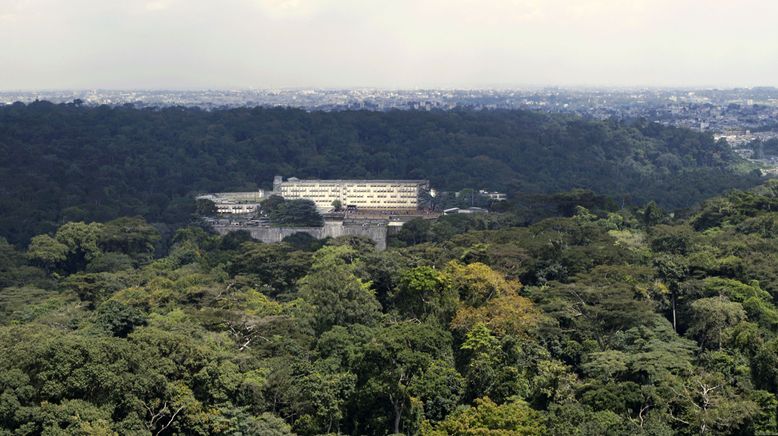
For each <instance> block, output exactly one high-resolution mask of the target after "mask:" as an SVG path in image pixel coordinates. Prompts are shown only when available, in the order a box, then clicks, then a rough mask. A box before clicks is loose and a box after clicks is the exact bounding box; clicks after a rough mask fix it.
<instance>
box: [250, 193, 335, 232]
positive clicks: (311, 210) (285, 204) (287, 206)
mask: <svg viewBox="0 0 778 436" xmlns="http://www.w3.org/2000/svg"><path fill="white" fill-rule="evenodd" d="M262 210H263V211H264V212H266V213H267V215H268V217H270V221H271V222H272V223H273V224H275V225H277V226H283V227H321V226H323V225H324V219H323V218H322V216H321V214H319V211H318V210H317V209H316V204H315V203H314V202H313V201H311V200H307V199H293V200H284V199H283V198H282V197H279V196H277V195H274V196H271V197H270V198H269V199H267V200H265V201H263V202H262Z"/></svg>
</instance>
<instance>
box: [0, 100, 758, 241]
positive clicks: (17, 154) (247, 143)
mask: <svg viewBox="0 0 778 436" xmlns="http://www.w3.org/2000/svg"><path fill="white" fill-rule="evenodd" d="M276 174H280V175H283V176H286V177H289V176H298V177H322V178H348V177H353V178H425V179H430V180H431V182H432V184H433V186H435V187H436V188H438V189H441V190H459V189H463V188H473V189H480V188H486V189H492V190H501V191H507V192H508V193H509V194H515V193H551V192H559V191H566V190H569V189H573V188H585V189H592V190H594V191H596V192H598V193H602V194H608V195H611V196H613V197H614V198H617V199H618V200H619V201H620V202H625V203H626V204H641V203H644V202H647V201H649V200H655V201H657V202H658V203H659V204H660V206H662V207H665V208H670V209H674V208H678V207H687V206H690V205H692V204H694V203H695V202H698V201H700V200H702V199H704V198H708V197H711V196H713V195H717V194H720V193H723V192H725V191H726V190H727V189H730V188H741V189H745V188H748V187H750V186H753V185H755V184H756V183H758V176H756V175H754V174H751V173H749V172H748V169H747V168H744V166H743V161H740V160H739V159H738V158H737V157H736V156H734V155H733V154H732V152H731V151H730V149H729V147H727V146H726V144H725V143H723V142H718V143H717V142H714V140H713V138H712V137H711V136H710V135H706V134H700V133H695V132H692V131H690V130H685V129H676V128H667V127H662V126H660V125H657V124H654V123H648V122H645V121H634V122H617V121H586V120H581V119H579V118H574V117H569V116H563V115H549V114H541V113H534V112H527V111H480V112H479V111H450V112H443V111H439V112H434V111H433V112H418V111H393V112H367V111H344V112H330V113H327V112H305V111H302V110H296V109H263V108H254V109H231V110H215V111H204V110H200V109H197V108H167V109H143V110H141V109H135V108H133V107H131V106H126V107H108V106H101V107H87V106H82V105H80V104H79V102H74V103H70V104H59V105H55V104H51V103H48V102H35V103H31V104H29V105H25V104H21V103H17V104H14V105H10V106H5V107H2V108H0V236H4V237H5V238H6V239H7V240H8V241H10V242H11V243H12V244H14V245H17V246H24V245H25V244H26V243H27V241H28V240H29V238H30V237H32V236H33V235H36V234H40V233H46V232H53V231H54V230H55V229H56V228H57V227H58V226H59V225H61V224H63V223H65V222H68V221H86V222H90V221H98V222H105V221H108V220H112V219H115V218H118V217H121V216H138V215H139V216H143V217H144V218H145V219H146V220H147V221H149V222H151V223H155V224H157V227H158V228H160V230H161V231H162V232H163V233H166V232H168V231H167V230H165V228H164V226H161V225H159V224H166V225H168V226H170V229H173V228H175V226H177V225H180V224H182V223H187V222H189V220H190V218H191V214H192V212H193V211H194V208H195V205H194V201H193V200H192V197H193V194H194V193H198V192H199V193H202V192H209V191H222V190H253V189H256V188H258V187H264V188H270V184H271V181H272V177H273V176H274V175H276ZM170 231H171V232H172V230H170Z"/></svg>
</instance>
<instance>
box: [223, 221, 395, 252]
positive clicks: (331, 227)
mask: <svg viewBox="0 0 778 436" xmlns="http://www.w3.org/2000/svg"><path fill="white" fill-rule="evenodd" d="M213 229H214V230H215V231H216V232H217V233H219V234H220V235H225V234H227V233H229V232H235V231H238V230H245V231H247V232H249V234H251V237H252V238H254V239H256V240H258V241H262V242H265V243H273V242H281V241H282V240H283V239H284V238H286V237H287V236H292V235H294V234H295V233H307V234H309V235H311V236H313V237H314V238H316V239H324V238H327V237H330V238H337V237H339V236H365V237H367V238H370V239H372V240H373V241H374V242H375V243H376V249H378V250H385V249H386V224H379V223H370V224H343V222H341V221H325V223H324V227H252V226H235V225H214V226H213Z"/></svg>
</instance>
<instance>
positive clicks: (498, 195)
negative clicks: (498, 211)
mask: <svg viewBox="0 0 778 436" xmlns="http://www.w3.org/2000/svg"><path fill="white" fill-rule="evenodd" d="M478 193H479V194H481V195H482V196H484V197H488V198H489V199H490V200H492V201H505V200H507V199H508V196H507V195H506V194H505V193H504V192H497V191H486V190H483V189H481V190H480V191H478Z"/></svg>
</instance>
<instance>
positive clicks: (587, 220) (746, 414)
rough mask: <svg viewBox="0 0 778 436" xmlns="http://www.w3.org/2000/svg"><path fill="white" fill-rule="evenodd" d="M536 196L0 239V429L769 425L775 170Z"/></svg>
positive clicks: (546, 429)
mask: <svg viewBox="0 0 778 436" xmlns="http://www.w3.org/2000/svg"><path fill="white" fill-rule="evenodd" d="M198 116H200V115H198ZM202 116H206V115H202ZM547 205H548V206H549V207H548V211H547V212H548V213H547V214H546V217H545V218H544V219H538V220H536V222H534V223H533V224H530V225H524V224H522V219H519V217H517V216H515V215H514V214H513V212H507V213H504V214H496V213H495V214H488V215H478V216H462V215H459V216H449V217H444V218H441V219H440V220H438V221H436V222H432V223H429V222H427V223H419V222H416V223H414V224H412V225H409V226H408V227H407V228H404V229H403V230H402V232H401V233H400V234H398V235H397V236H396V237H394V238H393V240H392V241H391V247H390V248H389V249H388V250H386V251H382V252H378V251H375V250H374V249H373V246H372V244H371V243H370V242H369V241H365V240H361V239H355V238H344V239H334V240H327V241H311V240H309V239H306V238H305V237H297V238H290V240H288V241H286V242H283V243H279V244H262V243H259V242H256V241H253V240H251V239H250V237H249V236H248V235H247V234H245V233H242V232H235V233H232V234H229V235H227V236H224V237H219V236H216V235H212V234H209V233H208V232H206V231H205V230H203V229H202V228H199V227H191V226H190V227H184V228H180V229H179V230H177V231H176V233H175V236H174V237H173V239H172V241H173V245H172V247H171V248H170V249H169V250H168V251H167V252H166V253H164V255H162V256H155V252H157V249H158V247H157V245H158V244H159V241H160V234H159V232H158V231H157V229H156V228H155V227H154V226H151V225H149V224H148V223H146V222H145V221H144V220H143V219H142V218H118V219H115V220H112V221H107V222H103V223H98V222H91V223H87V222H69V223H66V224H62V225H60V226H59V227H58V228H57V229H56V231H55V232H52V233H43V234H40V235H37V236H35V237H34V238H32V241H31V243H30V244H29V247H27V248H26V249H25V250H21V249H19V248H17V247H15V246H13V245H11V244H9V243H6V242H0V289H1V290H0V309H1V310H0V349H2V350H3V352H2V353H0V428H2V430H0V433H2V434H50V435H56V434H82V435H109V434H159V435H172V434H187V435H198V434H199V435H206V434H225V435H288V434H300V435H316V434H346V435H363V434H365V435H385V434H391V433H401V434H407V435H411V434H422V435H430V436H439V435H440V436H442V435H486V434H494V435H506V436H507V435H545V434H551V435H565V436H567V435H625V434H630V435H672V434H681V435H697V434H720V435H753V434H776V433H777V432H778V421H777V419H776V412H777V411H778V397H776V394H778V336H777V335H776V333H778V307H776V301H778V300H777V299H776V297H778V274H776V270H775V265H776V262H778V239H776V236H778V183H772V182H771V183H768V184H766V185H762V186H759V187H757V188H754V189H752V190H748V191H733V192H731V193H729V194H727V195H726V196H723V197H717V198H713V199H710V200H708V201H706V202H705V203H704V204H703V205H702V206H701V207H699V208H698V209H697V210H696V211H695V212H694V213H692V214H689V215H688V216H686V217H683V218H679V217H672V216H670V215H669V214H667V213H665V212H664V211H663V210H662V209H661V208H660V207H658V206H657V205H656V204H655V203H648V204H646V205H645V206H640V207H626V208H621V206H620V205H618V202H613V201H602V198H599V197H593V196H590V195H585V193H583V194H582V193H578V194H577V195H561V196H556V197H550V199H549V202H547Z"/></svg>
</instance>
